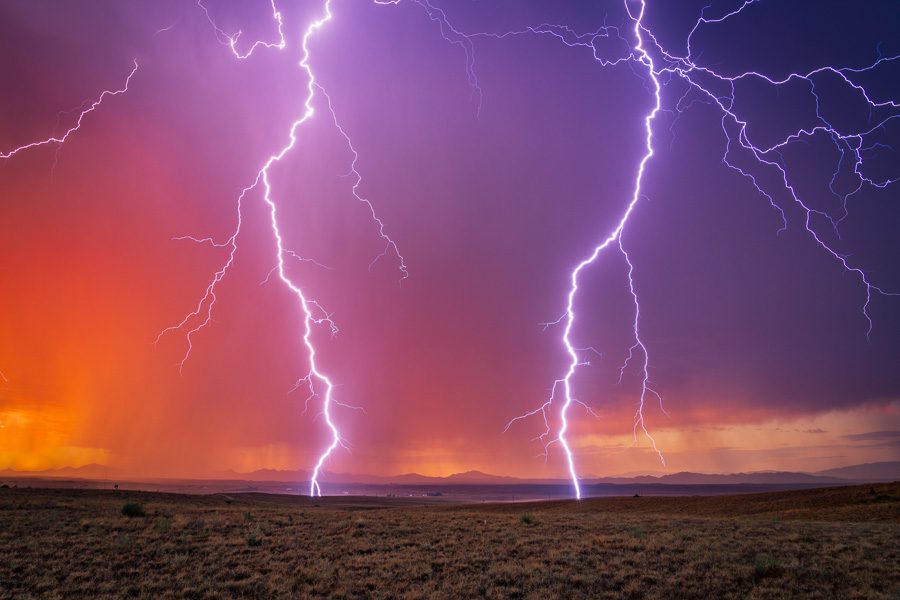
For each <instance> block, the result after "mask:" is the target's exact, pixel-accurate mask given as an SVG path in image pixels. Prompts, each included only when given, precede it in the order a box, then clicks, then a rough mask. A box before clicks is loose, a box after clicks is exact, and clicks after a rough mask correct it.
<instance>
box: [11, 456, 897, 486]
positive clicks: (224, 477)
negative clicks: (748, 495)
mask: <svg viewBox="0 0 900 600" xmlns="http://www.w3.org/2000/svg"><path fill="white" fill-rule="evenodd" d="M4 477H43V478H52V479H100V480H116V479H121V480H123V481H127V480H129V479H132V478H128V477H122V476H121V474H120V473H118V472H117V471H116V470H114V469H111V468H109V467H105V466H103V465H95V464H91V465H85V466H83V467H66V468H62V469H48V470H45V471H15V470H12V469H7V470H3V471H0V478H4ZM141 479H143V480H151V481H162V480H167V481H171V480H179V479H185V480H215V481H265V482H286V483H297V482H303V481H309V473H308V472H306V471H300V470H298V471H280V470H275V469H262V470H258V471H252V472H249V473H238V472H235V471H222V472H219V473H216V474H214V475H213V476H211V477H204V478H172V477H145V478H141ZM322 481H323V482H327V483H347V484H349V483H354V484H362V485H366V484H371V485H390V484H396V485H512V484H534V485H540V484H551V485H552V484H565V483H567V482H568V480H567V479H528V478H518V477H508V476H502V475H491V474H488V473H482V472H481V471H467V472H465V473H455V474H453V475H448V476H446V477H433V476H429V475H420V474H418V473H406V474H404V475H396V476H379V475H358V474H349V473H323V474H322ZM582 481H583V482H584V484H585V485H591V484H622V485H625V484H661V485H727V484H770V485H771V484H823V485H829V484H841V483H863V482H865V483H868V482H879V481H900V461H889V462H877V463H867V464H862V465H850V466H846V467H840V468H837V469H828V470H825V471H817V472H814V473H795V472H789V471H757V472H752V473H727V474H709V473H691V472H687V471H684V472H680V473H672V474H666V475H658V476H657V475H638V476H633V477H590V476H588V477H584V478H582Z"/></svg>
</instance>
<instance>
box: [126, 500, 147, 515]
mask: <svg viewBox="0 0 900 600" xmlns="http://www.w3.org/2000/svg"><path fill="white" fill-rule="evenodd" d="M122 514H123V515H125V516H126V517H143V516H145V515H146V514H147V513H145V512H144V506H143V505H142V504H138V503H137V502H129V503H128V504H126V505H125V506H123V507H122Z"/></svg>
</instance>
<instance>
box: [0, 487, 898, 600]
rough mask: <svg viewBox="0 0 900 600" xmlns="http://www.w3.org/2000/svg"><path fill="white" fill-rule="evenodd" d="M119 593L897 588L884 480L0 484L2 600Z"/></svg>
mask: <svg viewBox="0 0 900 600" xmlns="http://www.w3.org/2000/svg"><path fill="white" fill-rule="evenodd" d="M126 503H139V504H141V505H142V507H143V509H144V512H145V515H144V516H130V517H129V516H127V515H125V514H123V510H122V509H123V506H124V505H125V504H126ZM526 514H527V515H528V517H527V518H526V517H525V515H526ZM122 596H132V597H151V598H170V597H175V598H181V597H188V598H207V597H220V598H230V597H297V598H304V597H310V596H327V597H331V598H358V597H373V598H387V597H390V598H394V597H408V598H445V597H453V598H458V597H488V598H557V597H559V598H569V597H571V598H582V597H585V598H621V597H626V598H629V597H630V598H639V597H647V598H797V597H806V598H900V484H897V483H894V484H887V485H876V486H864V487H854V488H840V489H829V490H810V491H801V492H781V493H771V494H753V495H743V496H727V497H721V496H720V497H691V498H684V497H682V498H675V497H669V498H660V497H657V498H608V499H597V500H587V501H583V502H580V503H579V502H547V503H534V504H528V505H524V504H505V505H496V504H495V505H468V506H447V505H440V504H434V505H429V506H421V505H419V506H417V505H415V504H413V503H410V502H409V501H403V500H399V499H394V500H384V499H379V500H366V499H347V498H344V499H325V500H324V501H319V502H317V503H313V502H311V501H310V500H308V499H303V498H292V497H285V496H262V495H241V496H235V497H233V498H226V497H223V496H182V495H176V494H158V493H137V492H112V491H109V492H103V491H77V490H23V489H18V490H11V489H0V597H3V598H57V597H92V598H93V597H122Z"/></svg>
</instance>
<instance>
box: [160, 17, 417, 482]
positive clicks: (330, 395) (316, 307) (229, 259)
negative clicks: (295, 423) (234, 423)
mask: <svg viewBox="0 0 900 600" xmlns="http://www.w3.org/2000/svg"><path fill="white" fill-rule="evenodd" d="M197 5H198V6H199V7H200V8H201V9H202V10H203V12H204V14H205V15H206V18H207V20H208V21H209V22H210V24H211V25H212V27H213V30H214V32H215V34H216V38H217V39H218V40H219V42H220V43H222V44H223V45H226V46H228V47H229V49H230V50H231V52H232V54H233V55H234V56H235V58H237V59H238V60H244V59H247V58H249V57H250V56H251V55H252V54H253V52H254V51H255V50H257V49H258V48H267V49H276V50H283V49H284V48H286V46H287V43H286V40H285V37H284V33H283V19H282V16H281V13H280V12H279V11H278V9H277V7H276V5H275V3H274V1H273V2H272V3H271V6H272V15H273V19H274V20H275V21H276V23H277V25H278V33H279V38H280V39H279V41H278V42H277V43H273V42H262V41H256V42H254V43H253V44H252V45H251V46H250V48H249V50H247V51H246V52H243V53H242V52H240V51H239V50H238V48H237V42H238V39H239V38H240V35H241V32H240V31H238V32H237V33H235V34H231V35H229V34H226V33H225V32H224V31H223V30H222V29H221V28H219V26H218V25H217V24H216V22H215V21H214V19H213V18H212V16H211V14H210V13H209V10H208V9H207V8H206V6H205V5H204V4H203V2H202V0H198V2H197ZM331 19H332V12H331V0H326V1H325V2H324V4H323V12H322V15H321V16H320V17H318V18H317V19H314V20H313V21H311V22H310V23H309V24H308V25H307V27H306V29H305V31H304V34H303V36H302V41H301V59H300V62H299V67H300V69H301V70H302V71H303V72H304V73H305V75H306V78H307V84H306V95H305V98H304V101H303V111H302V114H301V115H300V116H299V118H297V119H296V120H295V121H294V122H293V123H292V124H291V126H290V128H289V130H288V136H287V137H288V141H287V143H286V144H285V145H284V146H282V147H281V148H280V149H279V150H278V151H277V152H275V153H274V154H271V155H270V156H269V157H268V158H266V159H265V161H264V162H263V163H262V166H261V167H260V168H259V170H258V171H257V173H256V176H255V178H254V180H253V182H252V183H251V184H250V185H248V186H247V187H245V188H244V189H243V190H242V191H241V193H240V195H239V196H238V198H237V203H236V204H237V216H236V220H235V227H234V229H233V230H232V231H231V233H230V234H229V236H228V237H227V238H226V239H225V240H224V241H216V240H215V239H213V238H211V237H204V238H198V237H194V236H179V237H176V238H174V239H175V240H187V241H191V242H194V243H198V244H209V245H211V246H213V247H215V248H225V249H227V255H226V258H225V261H224V262H223V263H222V266H221V267H220V268H219V270H217V271H216V272H215V273H214V274H213V276H212V278H211V279H210V281H209V283H208V284H207V286H206V288H205V290H204V293H203V295H202V296H201V297H200V299H199V301H198V302H197V304H196V305H195V307H194V309H193V310H192V311H191V312H189V313H188V314H187V315H185V317H184V318H183V319H182V320H181V321H180V322H178V323H177V324H175V325H172V326H170V327H167V328H165V329H163V330H162V331H161V332H160V333H159V335H158V336H157V338H156V341H157V342H159V340H160V339H161V338H162V337H163V336H164V335H166V334H167V333H170V332H175V331H183V332H184V333H185V337H186V341H187V348H186V350H185V353H184V355H183V356H182V359H181V361H180V363H179V365H178V368H179V370H183V368H184V365H185V363H186V362H187V360H188V358H189V357H190V355H191V352H192V350H193V343H194V335H195V334H197V333H198V332H200V331H201V330H202V329H204V328H205V327H207V326H208V325H209V324H210V322H211V320H212V313H213V309H214V307H215V304H216V302H217V301H218V296H217V294H216V291H217V287H218V285H219V284H220V283H221V281H222V280H223V279H224V277H225V276H226V275H227V273H228V271H229V270H230V269H231V267H232V265H233V264H234V259H235V255H236V254H237V251H238V238H239V236H240V234H241V227H242V224H243V217H242V215H243V205H244V202H245V200H246V199H247V195H248V194H250V193H251V192H254V191H256V190H258V189H261V191H262V194H261V195H262V201H263V202H264V203H265V205H266V206H267V208H268V210H269V225H270V227H271V233H272V238H273V240H274V242H275V249H276V254H275V266H274V267H273V268H272V270H271V271H269V273H268V275H267V276H266V278H265V280H264V281H263V283H265V282H267V281H269V279H270V278H271V277H272V275H275V274H277V276H278V279H279V280H280V281H281V283H283V284H284V285H285V286H286V287H287V289H288V290H289V291H290V292H291V293H292V294H293V296H294V298H295V299H296V302H297V304H298V306H299V308H300V312H301V315H302V320H303V326H302V332H301V339H302V342H303V345H304V347H305V349H306V355H307V360H308V364H309V370H308V371H307V374H306V375H305V376H303V377H301V378H300V379H298V380H297V382H296V384H295V385H294V387H293V388H292V389H291V390H290V391H289V393H290V392H293V391H295V390H297V389H299V388H300V387H301V386H304V385H305V386H306V387H307V388H308V391H309V396H308V397H307V399H306V401H305V402H304V406H308V403H309V401H310V400H311V399H312V398H315V397H321V398H322V415H323V417H324V421H325V424H326V427H327V430H328V433H329V442H328V444H327V445H326V447H325V449H324V450H323V451H322V452H321V453H320V455H319V457H318V460H317V461H316V463H315V466H314V468H313V472H312V476H311V478H310V487H309V494H310V496H321V495H322V489H321V486H320V484H319V477H320V475H321V473H322V468H323V467H324V465H325V463H326V461H327V460H328V458H329V457H330V456H331V454H332V453H333V452H334V451H335V449H337V447H338V446H339V445H342V446H345V447H346V444H345V442H344V440H343V438H342V437H341V433H340V430H339V429H338V426H337V423H336V421H335V417H334V413H333V410H334V408H335V407H337V406H340V407H345V408H350V409H356V410H362V409H361V408H360V407H356V406H352V405H349V404H345V403H342V402H340V401H338V400H337V399H336V398H335V397H334V387H335V384H334V382H333V380H332V379H331V377H330V376H329V375H327V374H326V373H325V372H324V371H323V370H322V368H321V367H320V365H319V362H318V355H317V352H316V346H315V344H314V342H313V339H312V336H313V332H314V330H315V329H316V327H317V326H319V325H326V326H327V327H329V329H330V330H331V334H332V335H336V334H337V332H338V329H337V325H336V324H335V322H334V321H333V320H332V318H331V314H330V313H328V312H327V311H326V310H325V309H324V308H323V307H322V305H321V304H319V302H317V301H316V300H315V299H313V298H310V297H309V296H308V295H307V294H306V293H305V292H304V291H303V288H302V287H301V286H300V284H299V283H297V282H296V281H294V280H293V279H292V278H291V277H290V276H289V275H288V273H287V271H286V261H287V259H288V258H292V259H296V260H299V261H306V262H312V263H314V264H316V265H318V266H320V267H323V268H328V267H325V266H324V265H322V264H321V263H318V262H316V261H314V260H313V259H309V258H305V257H303V256H301V255H299V254H297V253H296V252H294V251H292V250H290V249H289V248H286V247H285V244H284V238H283V235H282V227H281V225H280V222H279V220H278V203H277V202H276V199H275V198H274V196H273V193H272V187H271V183H270V169H271V168H272V167H273V166H274V165H275V164H277V163H279V162H280V161H281V160H282V159H283V158H284V157H285V156H287V155H288V154H289V153H290V152H291V150H293V149H294V147H295V146H296V145H297V144H298V139H299V138H298V131H299V129H300V128H301V127H302V126H303V125H304V124H305V123H306V122H307V121H309V120H310V119H312V117H313V115H314V114H315V108H314V105H315V103H316V98H317V95H316V92H319V94H321V96H322V97H323V98H324V99H325V102H326V106H327V108H328V111H329V114H330V115H331V119H332V122H333V124H334V127H335V128H336V130H337V131H338V133H339V134H340V136H341V137H342V138H343V140H344V141H345V142H346V144H347V147H348V149H349V151H350V154H351V156H352V159H351V161H350V167H349V172H348V175H350V176H352V177H353V183H352V188H351V192H352V195H353V197H354V198H355V199H356V200H357V201H358V202H360V203H362V204H363V205H365V206H366V208H367V210H368V213H369V215H370V216H371V218H372V220H373V221H374V223H375V225H376V226H377V231H378V235H379V236H380V238H381V240H382V241H383V242H384V247H383V250H382V251H381V253H380V254H378V255H377V256H376V257H375V258H374V259H373V260H372V262H371V263H370V265H369V268H370V269H371V268H372V266H373V265H374V264H375V263H376V262H377V261H378V260H379V259H381V258H383V257H385V256H387V255H388V254H391V253H392V254H394V255H395V256H396V257H397V260H398V263H399V267H398V268H399V270H400V273H401V279H400V280H401V281H403V280H404V279H406V278H407V277H408V276H409V272H408V269H407V266H406V261H405V258H404V257H403V255H402V254H401V253H400V250H399V248H398V245H397V243H396V242H395V240H394V239H393V238H391V237H390V236H389V235H388V234H387V232H386V229H385V225H384V222H383V221H382V220H381V219H380V217H379V216H378V215H377V213H376V211H375V207H374V206H373V204H372V202H371V201H370V200H369V199H367V198H366V197H365V196H363V195H362V194H361V192H360V190H359V188H360V185H361V184H362V175H361V174H360V173H359V170H358V169H357V163H358V160H359V154H358V153H357V151H356V148H355V147H354V145H353V142H352V140H351V138H350V136H349V134H348V133H347V131H346V130H345V129H344V128H343V127H342V126H341V125H340V123H339V121H338V117H337V115H336V113H335V110H334V108H333V105H332V101H331V97H330V96H329V95H328V93H327V92H326V91H325V88H324V87H323V86H322V85H321V84H320V83H319V82H318V81H317V80H316V77H315V74H314V72H313V69H312V65H311V64H310V58H311V55H310V49H309V43H310V40H311V39H312V37H313V36H314V35H315V33H316V32H317V31H318V30H320V29H321V28H322V27H324V26H325V24H326V23H328V22H329V21H330V20H331Z"/></svg>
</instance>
